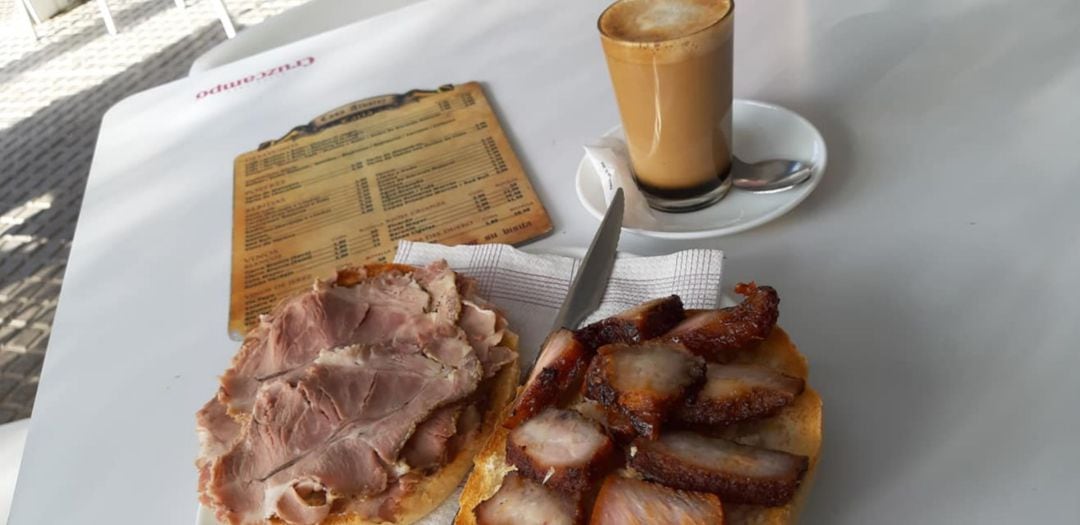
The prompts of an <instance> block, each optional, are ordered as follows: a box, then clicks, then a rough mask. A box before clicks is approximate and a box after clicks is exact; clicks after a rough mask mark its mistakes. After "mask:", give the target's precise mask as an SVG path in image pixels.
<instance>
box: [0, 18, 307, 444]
mask: <svg viewBox="0 0 1080 525" xmlns="http://www.w3.org/2000/svg"><path fill="white" fill-rule="evenodd" d="M17 1H19V0H0V423H6V422H8V421H11V420H14V419H20V418H24V417H29V416H30V412H31V409H32V408H33V404H34V395H35V394H36V393H37V383H38V376H39V374H40V372H41V364H42V361H43V360H44V357H45V349H46V347H47V345H48V341H49V331H50V329H51V327H52V320H53V314H54V312H55V310H56V302H57V296H58V295H59V293H60V288H61V286H62V285H63V277H64V267H65V265H66V264H67V256H68V250H69V247H70V246H71V237H72V234H73V233H74V230H75V221H76V218H77V217H78V213H79V206H80V204H81V202H82V194H83V188H84V186H85V184H86V175H87V173H88V172H89V170H90V160H91V158H92V156H93V151H94V144H95V142H96V141H97V130H98V126H99V124H100V122H101V117H102V115H103V114H104V113H105V111H106V110H108V109H109V107H111V106H112V105H113V104H115V103H117V102H119V101H120V100H121V99H123V98H125V97H127V96H129V95H131V94H133V93H136V92H139V91H143V90H145V89H148V88H151V87H153V86H157V85H160V84H164V83H166V82H169V81H172V80H175V79H178V78H181V77H184V76H185V75H187V70H188V67H190V65H191V63H192V61H193V60H195V58H196V57H198V56H199V55H201V54H202V53H204V52H206V51H207V50H209V49H210V48H212V47H213V46H214V45H216V44H218V43H219V42H221V41H223V40H224V39H225V34H224V31H223V30H222V28H221V24H220V23H219V22H218V21H217V17H216V16H215V15H214V11H213V6H212V5H211V4H210V3H209V2H207V1H205V0H188V7H187V8H186V9H180V8H178V7H177V6H176V4H175V2H174V1H173V0H109V5H110V6H111V8H112V11H113V17H114V19H115V21H116V25H117V29H118V30H119V34H118V35H116V36H110V35H109V34H108V33H107V32H106V31H105V25H104V24H103V23H102V21H101V18H100V16H99V13H98V10H97V6H96V4H95V3H94V2H89V3H85V4H81V5H79V6H77V7H75V8H74V9H72V10H70V11H68V12H66V13H63V14H60V15H57V16H56V17H54V18H52V19H51V20H48V21H46V22H44V23H43V24H41V25H39V26H37V33H38V36H39V39H37V40H35V39H34V38H33V36H32V35H31V34H30V33H29V32H28V31H27V30H26V29H25V28H24V24H22V23H21V22H22V20H21V19H17V18H16V17H17V16H20V15H21V12H16V11H15V7H14V6H15V3H14V2H17ZM306 1H308V0H263V1H256V0H226V4H227V5H228V7H229V10H230V11H231V13H232V15H233V19H234V22H235V23H236V24H237V30H239V31H242V30H243V27H245V26H251V25H253V24H257V23H259V22H261V21H262V20H264V19H266V18H267V17H270V16H273V15H275V14H278V13H280V12H282V11H284V10H286V9H288V8H290V7H293V6H296V5H299V4H302V3H304V2H306Z"/></svg>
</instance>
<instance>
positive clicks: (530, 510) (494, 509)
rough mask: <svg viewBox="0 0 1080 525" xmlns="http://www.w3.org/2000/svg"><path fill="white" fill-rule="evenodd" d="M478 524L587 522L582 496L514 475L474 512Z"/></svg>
mask: <svg viewBox="0 0 1080 525" xmlns="http://www.w3.org/2000/svg"><path fill="white" fill-rule="evenodd" d="M473 512H474V513H475V514H476V523H477V525H577V524H580V523H583V522H584V515H583V514H584V512H583V511H582V508H581V494H580V493H578V494H563V493H560V492H558V491H555V490H551V489H549V488H547V487H545V486H543V485H541V484H539V483H537V482H535V481H533V480H531V479H529V478H527V477H525V476H522V475H521V474H518V473H516V472H511V473H509V474H507V475H506V477H505V478H503V482H502V486H501V487H499V490H498V491H497V492H495V494H494V495H493V496H491V497H490V498H488V499H487V500H485V501H483V502H482V503H480V504H479V505H477V506H476V508H475V509H473Z"/></svg>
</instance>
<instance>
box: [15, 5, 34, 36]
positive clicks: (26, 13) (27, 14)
mask: <svg viewBox="0 0 1080 525" xmlns="http://www.w3.org/2000/svg"><path fill="white" fill-rule="evenodd" d="M26 2H27V0H15V3H16V4H18V7H19V8H20V9H22V12H23V16H22V19H23V20H25V21H26V30H27V31H28V32H29V33H30V34H31V35H33V37H34V40H38V34H37V28H35V27H34V23H35V20H34V18H35V16H34V12H33V11H31V10H30V6H28V5H26ZM16 16H18V15H16Z"/></svg>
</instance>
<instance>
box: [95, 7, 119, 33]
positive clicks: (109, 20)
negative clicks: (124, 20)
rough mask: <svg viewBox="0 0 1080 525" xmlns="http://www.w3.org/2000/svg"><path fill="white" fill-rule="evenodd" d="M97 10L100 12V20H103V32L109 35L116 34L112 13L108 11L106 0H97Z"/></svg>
mask: <svg viewBox="0 0 1080 525" xmlns="http://www.w3.org/2000/svg"><path fill="white" fill-rule="evenodd" d="M97 4H98V10H99V11H101V18H102V19H104V20H105V30H106V31H108V32H109V34H110V35H115V34H116V23H115V22H113V17H112V11H109V3H108V2H107V1H106V0H98V3H97Z"/></svg>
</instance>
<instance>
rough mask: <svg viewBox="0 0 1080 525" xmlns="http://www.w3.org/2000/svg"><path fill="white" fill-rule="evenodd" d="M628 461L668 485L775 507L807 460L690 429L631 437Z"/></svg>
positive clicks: (783, 500)
mask: <svg viewBox="0 0 1080 525" xmlns="http://www.w3.org/2000/svg"><path fill="white" fill-rule="evenodd" d="M628 455H629V458H627V462H628V463H629V464H630V466H631V467H633V469H634V470H635V471H637V472H639V473H640V474H641V475H643V476H645V477H646V478H649V479H652V480H655V481H658V482H660V483H663V484H665V485H668V486H670V487H675V488H680V489H685V490H697V491H702V492H712V493H714V494H716V495H718V496H720V499H722V500H724V501H725V502H728V503H750V504H755V505H767V506H770V507H775V506H778V505H783V504H785V503H787V502H788V501H791V498H792V496H794V495H795V491H796V490H797V489H798V488H799V483H801V482H802V478H803V475H804V474H805V473H806V469H807V468H808V466H809V460H808V458H807V457H806V456H797V455H795V454H788V453H787V452H780V451H778V450H769V449H766V448H760V447H752V446H748V445H740V444H738V443H735V442H734V441H728V440H726V439H719V438H710V437H705V436H703V435H701V434H696V433H693V432H666V433H664V435H662V436H660V439H658V440H655V441H650V440H646V439H640V438H639V439H635V440H634V442H633V444H631V446H630V448H629V451H628Z"/></svg>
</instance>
